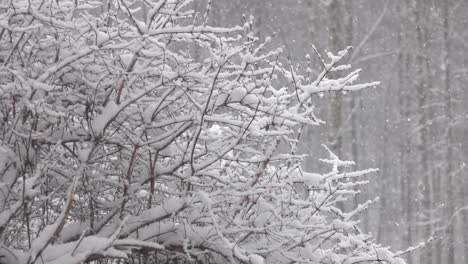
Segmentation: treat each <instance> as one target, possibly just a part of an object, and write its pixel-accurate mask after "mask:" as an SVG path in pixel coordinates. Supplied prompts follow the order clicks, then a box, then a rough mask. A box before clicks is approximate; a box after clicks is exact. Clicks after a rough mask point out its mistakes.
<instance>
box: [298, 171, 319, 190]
mask: <svg viewBox="0 0 468 264" xmlns="http://www.w3.org/2000/svg"><path fill="white" fill-rule="evenodd" d="M322 179H323V176H322V175H320V174H317V173H311V172H302V180H303V181H304V183H305V184H307V185H308V186H310V187H318V186H320V182H321V181H322Z"/></svg>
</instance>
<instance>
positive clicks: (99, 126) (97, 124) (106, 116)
mask: <svg viewBox="0 0 468 264" xmlns="http://www.w3.org/2000/svg"><path fill="white" fill-rule="evenodd" d="M119 110H120V109H119V107H118V105H117V104H116V103H115V102H114V101H110V102H108V103H107V105H106V107H104V109H102V113H101V114H100V115H98V116H96V117H95V118H94V119H93V121H92V122H91V126H92V128H93V131H94V133H95V134H96V135H101V134H102V133H103V130H104V128H105V127H106V126H107V124H108V123H109V122H110V121H111V120H112V119H113V118H115V116H116V115H117V113H118V111H119Z"/></svg>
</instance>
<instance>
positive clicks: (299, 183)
mask: <svg viewBox="0 0 468 264" xmlns="http://www.w3.org/2000/svg"><path fill="white" fill-rule="evenodd" d="M190 3H191V1H188V0H159V1H155V0H150V1H126V0H125V1H113V2H112V4H109V5H107V6H103V5H102V3H101V2H100V1H91V0H79V1H29V0H18V1H9V2H8V3H2V5H1V6H0V9H2V10H4V11H5V10H6V12H3V13H2V16H1V18H0V27H1V31H2V34H0V46H1V49H2V53H1V54H0V60H1V61H2V67H0V74H1V76H2V78H0V116H1V118H0V234H1V239H2V240H1V241H0V257H2V258H0V262H1V263H2V264H3V263H8V264H10V263H21V264H33V263H49V264H51V263H83V262H93V261H95V262H96V261H100V260H102V261H105V260H106V259H109V260H110V259H129V260H130V259H131V260H133V261H136V259H140V257H141V258H146V259H147V260H148V261H149V262H151V261H153V262H152V263H166V262H169V261H170V260H171V259H174V258H180V259H185V260H187V261H195V260H196V261H197V263H244V264H261V263H292V262H299V263H362V262H369V263H371V262H379V261H380V262H382V261H385V262H388V263H401V262H402V260H401V259H400V258H398V254H397V255H395V254H394V253H392V252H390V251H388V250H387V249H386V248H384V247H381V246H379V245H377V244H375V243H374V242H372V241H373V240H372V239H371V238H370V237H369V235H367V234H362V233H361V231H360V229H359V228H358V225H359V221H358V220H357V217H356V215H357V214H359V213H360V212H361V211H363V210H365V209H366V208H367V207H368V206H369V205H370V204H371V202H368V203H364V204H362V205H360V206H359V207H358V208H356V209H355V210H351V211H349V212H348V211H344V210H342V209H340V208H339V206H338V205H337V203H339V202H341V201H345V200H346V199H348V198H349V197H351V196H352V195H355V193H356V191H355V190H354V188H355V187H356V186H359V185H362V184H365V183H366V180H364V179H361V178H362V177H364V176H365V175H366V174H368V173H372V172H375V171H376V170H375V169H369V170H361V171H353V166H354V162H352V161H344V160H341V159H340V158H339V157H338V156H337V155H335V154H334V153H332V152H331V151H330V150H329V149H328V148H327V147H325V149H326V150H327V152H328V153H327V155H328V157H325V158H323V159H321V161H322V162H323V163H324V164H325V165H326V166H328V167H329V172H327V173H317V172H307V171H304V170H303V169H302V167H303V166H302V161H303V159H304V157H305V155H302V154H297V145H298V144H299V138H298V135H300V133H301V131H302V129H303V127H305V126H307V125H319V124H323V123H324V122H323V121H321V120H320V119H318V118H317V116H316V115H315V113H314V111H315V107H314V102H315V101H314V100H315V99H319V98H314V95H315V94H318V93H321V92H325V91H331V92H341V91H356V90H360V89H364V88H368V87H373V86H376V85H377V84H378V83H377V82H371V83H359V82H358V77H359V72H360V71H359V70H351V66H350V65H342V64H341V61H342V59H343V58H344V56H346V54H347V52H348V51H347V50H345V51H342V52H339V53H338V54H332V53H326V56H327V58H326V59H323V58H322V57H321V56H320V57H319V58H320V59H321V60H322V66H323V69H321V70H322V71H321V72H320V73H319V74H318V75H317V76H316V78H315V79H314V80H311V79H309V78H308V77H306V76H304V75H302V74H301V73H299V72H298V71H297V70H296V69H293V67H284V66H283V64H282V61H284V58H282V50H281V49H276V50H269V48H268V45H269V43H271V42H272V41H274V40H272V39H271V38H267V39H265V40H264V41H261V40H259V39H258V38H257V37H254V35H253V33H251V32H246V31H248V27H247V28H243V27H231V28H221V27H211V26H209V25H207V24H208V23H207V19H205V20H204V21H201V22H200V23H199V22H197V21H198V20H197V19H196V17H195V16H196V14H195V12H193V11H192V10H190V8H189V7H190V6H191V5H190ZM143 11H145V12H143ZM331 73H333V74H331ZM319 100H320V99H319ZM350 178H353V179H356V180H355V181H349V179H350ZM134 263H137V262H134Z"/></svg>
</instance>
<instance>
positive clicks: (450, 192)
mask: <svg viewBox="0 0 468 264" xmlns="http://www.w3.org/2000/svg"><path fill="white" fill-rule="evenodd" d="M442 16H443V29H444V34H443V35H444V36H443V45H444V47H443V53H444V54H443V55H444V58H443V60H444V62H443V64H444V70H445V71H444V88H445V93H444V94H445V98H444V99H445V100H444V102H445V106H444V111H445V117H446V120H447V126H446V132H445V136H446V137H445V138H446V144H445V146H446V148H447V149H446V158H445V163H446V164H445V177H447V179H448V182H447V209H446V210H447V213H446V215H447V217H449V222H448V223H447V225H448V228H447V237H446V238H445V239H446V242H447V254H446V255H447V260H446V262H445V263H447V264H454V263H455V243H454V242H455V238H456V237H455V222H456V220H455V219H456V217H455V218H452V217H454V214H455V206H456V204H455V196H454V195H455V193H456V186H455V183H456V181H455V180H454V173H453V149H452V124H453V117H452V99H451V83H450V78H451V72H450V70H451V65H450V53H451V50H450V14H449V0H444V2H443V5H442Z"/></svg>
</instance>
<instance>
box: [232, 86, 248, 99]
mask: <svg viewBox="0 0 468 264" xmlns="http://www.w3.org/2000/svg"><path fill="white" fill-rule="evenodd" d="M246 95H247V89H245V88H244V87H236V88H235V89H234V90H232V92H231V95H230V96H229V101H230V102H239V101H241V100H242V99H243V98H244V97H245V96H246Z"/></svg>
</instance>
